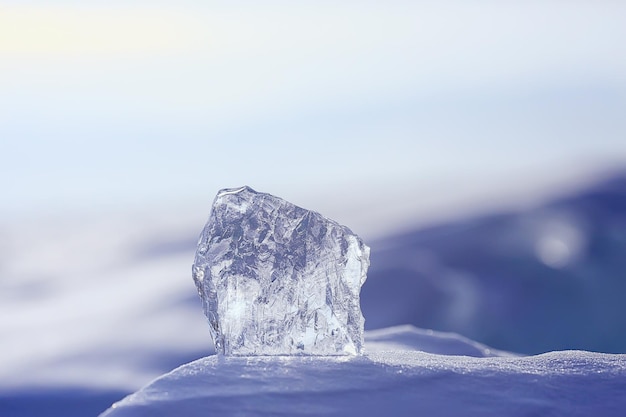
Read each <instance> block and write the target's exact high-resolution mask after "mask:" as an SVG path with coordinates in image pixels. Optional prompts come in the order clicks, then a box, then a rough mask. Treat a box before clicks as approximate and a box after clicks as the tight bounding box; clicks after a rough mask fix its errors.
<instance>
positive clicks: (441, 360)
mask: <svg viewBox="0 0 626 417" xmlns="http://www.w3.org/2000/svg"><path fill="white" fill-rule="evenodd" d="M423 348H426V350H429V351H430V352H432V353H427V352H424V351H421V350H416V349H423ZM365 349H366V353H365V355H364V356H361V357H302V356H292V357H284V356H279V357H267V356H266V357H262V356H260V357H220V356H209V357H206V358H203V359H199V360H197V361H194V362H191V363H189V364H187V365H183V366H181V367H179V368H177V369H175V370H174V371H172V372H170V373H168V374H166V375H163V376H161V377H160V378H158V379H156V380H155V381H153V382H152V383H151V384H149V385H148V386H146V387H145V388H143V389H141V390H139V391H138V392H136V393H134V394H132V395H130V396H128V397H126V398H125V399H123V400H122V401H120V402H118V403H116V404H114V405H113V406H112V407H111V408H110V409H109V410H107V411H106V412H104V413H103V414H102V415H101V417H123V416H125V417H129V416H131V417H136V416H186V417H193V416H212V415H215V416H235V415H236V416H274V415H286V416H299V415H307V416H310V415H315V416H348V415H349V416H387V415H390V416H416V415H436V416H456V415H463V416H481V417H484V416H491V415H493V416H508V417H510V416H527V415H563V416H589V415H601V416H605V417H606V416H621V415H623V413H624V410H625V409H626V395H624V394H625V393H626V355H611V354H601V353H591V352H583V351H560V352H550V353H546V354H542V355H537V356H526V357H520V356H515V355H512V354H508V353H506V352H499V351H495V350H491V349H489V348H487V347H486V346H483V345H481V344H479V343H476V342H473V341H470V340H467V339H465V338H462V337H460V336H456V335H451V334H443V333H437V332H430V331H425V330H419V329H415V328H413V327H411V326H401V327H397V328H390V329H383V330H378V331H375V332H368V333H366V345H365ZM437 351H439V352H437Z"/></svg>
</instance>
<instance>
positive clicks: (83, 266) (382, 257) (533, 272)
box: [0, 175, 626, 417]
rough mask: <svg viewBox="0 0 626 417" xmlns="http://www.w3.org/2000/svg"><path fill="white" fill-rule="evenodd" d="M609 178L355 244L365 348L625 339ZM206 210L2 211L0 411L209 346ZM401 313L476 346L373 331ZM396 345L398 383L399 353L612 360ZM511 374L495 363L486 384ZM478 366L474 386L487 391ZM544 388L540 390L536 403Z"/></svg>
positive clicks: (65, 403) (93, 408)
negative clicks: (505, 209)
mask: <svg viewBox="0 0 626 417" xmlns="http://www.w3.org/2000/svg"><path fill="white" fill-rule="evenodd" d="M623 178H624V177H623V176H619V175H618V176H614V177H613V179H611V180H610V181H604V182H601V183H598V184H596V185H593V186H590V187H588V188H586V189H584V190H581V191H579V192H576V193H574V194H572V196H570V197H564V198H561V199H558V200H555V201H554V202H552V203H549V204H546V205H542V206H540V207H536V208H533V209H528V210H522V211H517V212H511V213H508V214H501V215H490V216H484V217H481V218H476V219H467V220H462V221H461V220H460V221H456V222H449V223H447V224H442V225H441V226H438V227H432V228H428V229H423V228H422V229H419V228H416V229H415V231H414V232H407V233H402V234H396V235H392V236H389V237H387V238H383V239H379V240H374V241H372V242H368V243H370V244H371V246H372V266H371V270H370V274H369V277H368V281H367V282H366V284H365V286H364V287H363V289H362V306H363V311H364V314H365V318H366V327H367V328H369V329H370V330H371V331H370V332H368V336H367V343H368V344H367V345H366V347H367V346H369V349H370V350H371V352H372V354H373V353H374V352H378V351H380V350H390V351H403V350H415V349H419V350H421V351H424V352H428V353H432V354H434V355H442V354H443V355H450V354H456V355H465V356H484V355H485V349H489V350H490V352H491V354H495V355H499V354H500V353H499V352H498V351H496V350H495V349H498V348H499V349H505V350H510V351H514V352H521V353H535V352H537V353H541V352H548V351H551V350H557V349H587V350H596V351H601V352H615V353H623V352H626V348H625V346H626V345H625V344H624V343H625V342H624V334H626V331H625V328H624V317H626V310H624V305H623V303H622V302H621V294H623V286H624V285H626V284H624V283H625V282H626V281H625V280H624V279H623V278H624V274H623V271H624V270H625V265H624V262H625V259H626V257H624V253H626V238H625V236H626V217H625V216H626V203H625V198H626V185H625V184H624V179H623ZM207 210H208V207H187V208H186V209H185V210H181V209H180V208H172V209H171V210H169V211H168V210H163V211H161V212H158V213H156V212H155V211H153V210H152V211H150V212H148V211H145V212H141V211H136V212H134V213H128V212H122V213H118V214H110V213H109V214H108V215H107V216H106V217H104V216H101V217H99V218H98V221H94V218H93V217H86V216H85V217H80V216H75V217H72V218H66V219H58V218H57V219H52V218H50V219H40V220H39V221H31V222H21V223H20V222H15V223H11V224H8V223H5V224H3V225H2V226H1V232H2V235H3V239H2V241H0V245H1V249H2V250H0V272H1V274H2V280H1V281H0V287H1V291H0V340H1V343H0V415H1V416H3V417H9V416H19V417H23V416H28V415H45V414H51V415H62V416H65V417H67V416H74V415H75V416H85V415H97V414H98V413H100V412H102V411H104V410H105V409H106V408H107V407H108V406H109V405H110V404H112V403H113V402H115V401H118V400H120V399H121V398H123V397H124V396H125V395H128V394H130V393H132V392H133V391H135V390H137V389H139V388H140V387H141V386H144V385H145V384H147V383H148V382H149V381H151V380H153V379H154V378H157V377H158V376H160V375H162V374H164V373H166V372H169V371H171V370H172V369H174V368H176V367H177V366H180V365H182V364H184V363H187V362H190V361H193V360H195V359H199V358H202V357H206V356H207V355H210V354H212V353H213V350H212V346H211V342H210V339H209V332H208V328H207V325H206V322H205V318H204V316H203V314H202V311H201V305H200V301H199V299H198V296H197V294H196V290H195V288H194V285H193V282H192V279H191V262H192V260H193V252H194V248H195V243H196V238H197V235H198V234H199V231H200V229H201V226H202V225H203V224H204V221H205V220H206V216H207V214H208V213H207ZM565 214H567V215H565ZM565 221H567V222H568V223H567V224H565V225H564V224H563V222H565ZM355 231H356V232H357V233H358V232H359V229H358V228H355ZM549 237H551V239H548V238H549ZM541 242H548V243H549V242H553V243H552V246H550V245H549V244H548V245H547V246H546V244H545V243H543V244H542V243H541ZM554 242H556V245H555V244H554ZM558 242H561V243H560V244H559V243H558ZM550 247H552V248H553V249H552V252H550V250H549V248H550ZM546 248H548V249H546ZM555 248H556V249H555ZM559 248H560V249H559ZM563 248H566V249H568V250H569V252H567V251H564V250H563ZM542 250H543V251H546V250H547V252H546V253H548V255H546V254H545V253H544V252H542ZM550 253H552V255H549V254H550ZM405 323H412V324H414V325H417V326H418V327H422V328H433V329H439V330H446V331H454V332H456V333H459V334H462V335H464V336H466V337H471V338H472V339H474V340H478V341H480V342H482V343H485V344H486V345H488V346H489V347H485V346H483V345H480V344H477V342H469V341H468V340H467V339H462V338H460V337H457V336H442V335H439V334H438V333H432V334H431V333H429V332H428V331H427V330H416V329H408V330H407V329H406V328H405V330H407V331H402V332H395V333H394V332H388V331H383V330H372V329H377V328H378V329H380V328H385V327H388V326H392V325H396V324H405ZM404 357H409V358H410V360H409V359H407V360H409V365H408V366H409V368H410V369H412V371H410V372H409V374H410V375H413V376H415V379H412V380H411V381H413V382H412V383H415V384H418V381H419V384H420V386H421V385H422V384H423V385H428V383H426V381H430V380H429V379H423V378H425V377H422V376H419V375H422V373H421V372H422V371H423V369H422V368H420V367H419V366H417V367H416V365H415V363H414V362H415V361H417V359H418V358H419V361H424V360H427V359H428V358H430V359H428V360H430V361H431V362H428V361H427V363H431V364H432V363H434V362H437V361H438V363H440V364H442V365H441V367H440V372H442V373H443V374H448V373H454V372H453V370H448V371H445V370H444V369H443V368H445V366H447V365H448V364H452V362H453V361H458V364H457V365H458V367H461V368H462V367H464V366H465V367H467V369H468V370H471V371H472V372H475V371H476V372H478V373H479V374H480V375H486V374H485V372H487V371H486V370H485V369H483V368H482V367H483V366H484V367H487V368H489V367H494V366H497V367H499V366H500V365H502V366H505V365H506V366H509V365H507V364H517V365H519V366H523V365H524V364H527V365H528V366H529V367H531V368H533V367H536V366H537V367H540V366H543V365H541V364H542V363H543V364H547V363H548V360H549V361H552V362H550V363H554V364H555V366H557V367H563V366H565V365H563V362H562V361H566V362H567V361H570V362H571V361H573V362H571V363H580V364H584V366H583V365H581V366H582V368H580V370H581V372H583V373H585V372H586V371H584V370H585V369H588V370H594V371H595V370H600V371H601V374H600V376H599V377H598V378H600V379H599V380H598V381H596V380H593V381H591V380H586V379H585V378H583V377H580V379H576V381H578V382H580V381H586V382H584V383H590V384H591V382H593V383H594V384H596V383H598V384H600V386H602V384H604V382H602V381H604V379H602V378H604V377H603V376H602V375H605V374H604V373H602V372H605V371H607V370H606V369H605V368H604V366H605V365H606V364H607V363H617V362H619V361H622V360H623V359H621V357H608V356H603V355H593V354H587V353H584V354H583V353H564V354H550V355H548V356H545V355H542V356H538V357H532V358H528V359H519V360H518V359H510V361H512V362H510V361H509V359H506V360H505V359H500V358H495V359H493V360H491V359H490V361H491V362H490V361H479V362H472V361H473V360H469V362H467V361H468V359H464V358H460V357H456V356H455V357H454V358H453V357H448V358H439V356H437V357H431V356H428V355H425V354H417V353H411V354H408V356H406V355H405V356H404ZM437 358H439V359H437ZM611 358H612V359H611ZM381 360H382V359H381ZM389 360H391V359H389ZM596 360H598V361H599V362H598V363H595V361H596ZM210 361H211V360H209V362H210ZM370 361H371V362H372V363H369V362H366V363H369V364H370V365H371V366H372V367H373V368H372V369H374V368H376V369H383V368H385V367H386V366H387V365H385V363H386V362H384V361H383V362H380V361H379V359H372V358H370ZM376 361H378V362H376ZM433 361H434V362H433ZM499 361H503V362H499ZM411 364H412V365H411ZM370 365H367V366H370ZM444 365H445V366H444ZM517 365H515V366H517ZM346 366H349V365H346ZM358 366H366V365H364V364H360V365H358ZM451 366H452V365H451ZM506 366H505V367H506ZM511 366H513V365H511ZM546 366H547V365H546ZM585 367H587V368H585ZM609 368H611V369H613V368H612V366H609ZM385 369H387V368H385ZM455 369H456V368H455ZM459 369H460V368H459ZM507 369H509V368H507ZM564 369H569V368H567V366H565V368H564ZM329 372H330V371H329ZM512 372H513V371H511V370H510V369H509V370H507V371H506V372H504V373H503V374H501V375H500V376H499V377H501V380H500V385H503V384H504V382H505V381H504V380H505V376H506V375H509V376H512ZM555 372H556V371H555ZM564 372H565V371H564ZM568 372H569V371H568ZM607 372H609V371H607ZM609 373H610V372H609ZM524 375H526V374H524ZM606 375H608V374H606ZM420 378H422V379H420ZM454 378H463V377H462V376H461V375H457V376H454ZM480 378H483V377H482V376H481V377H480ZM480 378H479V380H480V381H481V382H480V384H481V386H484V387H485V388H486V389H487V388H488V389H494V390H495V389H496V387H497V386H495V385H494V386H492V385H489V384H490V383H491V382H489V381H488V379H485V378H483V379H480ZM529 378H531V377H529V376H523V377H522V379H523V380H525V381H526V380H528V379H529ZM560 378H562V375H560V374H558V372H557V373H552V374H550V373H548V374H542V376H540V380H541V381H542V382H544V383H546V384H548V383H549V381H557V382H558V383H561V382H563V383H569V382H567V380H566V379H560ZM563 378H565V377H563ZM576 378H578V377H576ZM589 378H592V376H589ZM435 379H436V378H435ZM387 381H388V382H390V380H387ZM451 381H452V380H451ZM463 381H465V380H463ZM470 381H473V382H476V381H475V380H471V379H468V380H467V381H465V382H467V383H468V384H470V385H472V384H471V383H470ZM495 381H497V378H496V379H494V384H495ZM541 381H540V382H541ZM431 382H432V381H431ZM465 382H464V383H465ZM580 383H581V384H582V383H583V382H580ZM607 383H608V382H607ZM485 384H486V385H485ZM520 384H521V383H520ZM550 384H551V382H550ZM611 384H612V382H611ZM496 385H497V384H496ZM591 385H593V384H591ZM567 386H569V385H567ZM515 387H516V388H511V390H512V391H511V392H512V393H514V394H515V395H518V394H519V392H518V391H516V390H518V389H519V390H522V389H525V388H524V387H529V386H527V385H523V384H521V385H516V386H515ZM609 388H610V387H608V388H607V389H609ZM622 388H623V386H622ZM429 389H430V388H429ZM529 389H530V388H529ZM546 389H548V388H546ZM572 389H573V390H575V388H572ZM594 389H595V388H594ZM507 390H508V388H506V389H505V393H506V392H508V391H507ZM548 391H549V392H552V394H554V395H557V394H559V392H557V391H550V389H548ZM428 392H430V391H428ZM444 392H445V391H444ZM574 392H576V391H574ZM594 392H595V391H594ZM505 393H503V394H501V395H505ZM552 394H550V395H552ZM407 395H408V394H407ZM532 395H540V393H538V392H537V391H532V392H531V393H530V394H528V397H527V398H530V396H532ZM546 395H547V394H546ZM564 395H565V394H564ZM567 395H569V394H567ZM607 395H608V394H607ZM522 398H524V397H522ZM567 398H569V397H567ZM567 398H566V401H569V400H567ZM581 398H584V397H581ZM589 398H590V399H589V401H591V402H593V401H596V400H602V401H604V399H605V398H607V397H602V396H600V397H593V398H592V397H589ZM544 400H546V398H545V397H543V396H540V397H538V399H537V400H536V401H538V402H542V401H544ZM494 401H495V400H494ZM528 401H529V402H532V401H534V400H531V399H528ZM546 401H547V400H546ZM592 405H593V404H592Z"/></svg>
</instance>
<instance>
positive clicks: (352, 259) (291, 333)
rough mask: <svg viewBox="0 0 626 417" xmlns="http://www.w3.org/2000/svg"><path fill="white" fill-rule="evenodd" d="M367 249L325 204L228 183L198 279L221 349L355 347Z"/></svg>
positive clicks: (351, 350)
mask: <svg viewBox="0 0 626 417" xmlns="http://www.w3.org/2000/svg"><path fill="white" fill-rule="evenodd" d="M369 252H370V250H369V248H368V247H367V246H366V245H365V244H364V243H363V241H362V240H361V239H360V238H359V237H358V236H357V235H355V234H354V233H352V231H350V229H348V228H347V227H345V226H342V225H340V224H338V223H337V222H335V221H333V220H330V219H328V218H326V217H324V216H322V215H321V214H319V213H316V212H314V211H309V210H306V209H303V208H301V207H298V206H295V205H294V204H291V203H289V202H287V201H285V200H283V199H281V198H278V197H275V196H273V195H270V194H266V193H260V192H256V191H254V190H253V189H251V188H250V187H241V188H234V189H224V190H221V191H220V192H219V193H218V194H217V196H216V197H215V200H214V202H213V207H212V210H211V214H210V216H209V220H208V222H207V224H206V226H205V227H204V230H203V231H202V234H201V235H200V240H199V242H198V249H197V251H196V257H195V261H194V264H193V268H192V269H193V271H192V272H193V279H194V282H195V283H196V286H197V288H198V293H199V294H200V297H201V299H202V304H203V308H204V312H205V314H206V316H207V318H208V321H209V328H210V331H211V335H212V337H213V341H214V342H215V350H216V351H217V352H218V353H221V354H224V355H234V356H242V355H357V354H361V353H362V349H363V325H364V318H363V315H362V314H361V308H360V302H359V294H360V290H361V286H362V285H363V283H364V282H365V279H366V276H367V268H368V267H369Z"/></svg>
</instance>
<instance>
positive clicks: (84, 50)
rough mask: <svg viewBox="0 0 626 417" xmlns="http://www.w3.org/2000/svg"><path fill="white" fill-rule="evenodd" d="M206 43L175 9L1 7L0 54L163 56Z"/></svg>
mask: <svg viewBox="0 0 626 417" xmlns="http://www.w3.org/2000/svg"><path fill="white" fill-rule="evenodd" d="M206 38H207V36H206V31H205V30H203V28H202V25H201V22H200V20H199V19H196V18H194V16H192V15H191V14H189V13H187V14H184V13H181V12H175V11H171V10H164V9H157V8H152V9H151V8H141V9H139V8H117V9H115V8H75V7H74V8H61V7H36V8H35V7H20V6H0V53H16V54H62V55H68V54H69V55H73V54H98V55H102V54H127V53H137V52H144V53H162V52H170V51H177V50H188V49H189V48H193V47H194V46H196V45H197V43H198V42H206V41H207V39H206Z"/></svg>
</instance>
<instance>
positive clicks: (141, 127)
mask: <svg viewBox="0 0 626 417" xmlns="http://www.w3.org/2000/svg"><path fill="white" fill-rule="evenodd" d="M18 3H19V4H18ZM24 4H26V5H24ZM126 4H127V3H126V2H123V3H122V2H116V3H110V2H92V3H87V5H86V3H85V2H28V3H24V2H6V1H5V2H0V74H1V75H2V76H1V77H0V186H1V187H2V189H3V194H4V196H3V199H2V204H0V211H2V212H5V213H16V212H20V211H24V210H25V209H26V210H28V211H34V212H37V211H46V210H65V209H76V208H82V209H93V208H95V207H103V206H117V205H120V206H123V205H125V204H135V205H141V204H147V203H148V202H157V203H158V202H171V201H182V202H184V201H192V200H193V201H197V200H198V199H201V200H202V201H204V200H210V199H211V198H212V196H213V195H214V194H215V192H216V191H217V190H218V189H219V188H224V187H234V186H239V185H243V184H248V185H250V186H253V187H256V188H258V189H259V190H261V191H267V192H271V193H274V194H278V195H283V196H286V197H289V196H293V197H294V198H296V199H298V198H299V199H301V201H302V202H303V203H309V202H311V203H316V202H315V201H314V200H315V199H327V200H328V199H331V200H332V199H333V198H335V197H336V199H338V200H341V198H344V199H350V201H361V200H359V198H361V197H359V196H358V195H355V193H358V194H359V195H360V194H361V193H363V194H366V195H370V196H376V195H384V194H385V192H389V191H385V190H390V189H391V190H411V192H410V193H408V194H409V196H405V197H404V198H405V199H406V201H404V202H403V203H402V204H404V205H405V206H407V207H408V208H409V211H410V210H412V208H411V207H412V206H411V205H412V204H413V205H416V204H418V203H419V200H420V199H422V200H423V199H424V198H429V199H434V200H436V199H437V198H439V199H440V200H441V201H442V202H443V201H446V198H450V194H454V193H456V192H461V193H462V192H464V191H465V192H468V193H470V194H471V192H472V191H471V190H477V191H480V192H486V191H488V190H489V189H494V190H496V189H502V188H506V187H507V184H513V183H515V184H518V185H519V184H522V185H524V184H523V183H524V181H526V182H528V183H534V184H536V183H539V182H541V181H543V179H545V177H546V176H554V177H559V176H564V177H567V176H568V175H575V174H576V172H578V171H580V172H583V171H584V170H586V169H588V170H591V171H593V170H594V169H598V168H601V167H603V166H608V165H614V164H618V165H619V164H620V163H623V162H626V121H625V120H624V119H625V118H624V116H623V115H624V114H626V44H625V43H624V42H623V40H624V39H626V5H624V4H623V3H620V2H608V1H606V2H564V1H547V2H538V1H535V2H495V1H494V2H490V1H482V2H457V1H445V2H403V1H392V2H385V3H384V4H382V3H377V2H367V3H361V2H359V3H357V2H342V3H340V4H336V3H333V2H321V3H318V2H316V3H311V2H272V3H268V4H264V5H263V6H260V5H258V4H256V3H250V2H238V3H232V2H229V3H226V2H209V3H206V4H202V2H184V3H180V2H177V3H174V2H171V5H169V4H168V2H159V3H158V5H157V4H156V3H152V2H134V3H132V6H128V5H126ZM545 180H546V182H549V178H548V179H545ZM394 187H395V188H394ZM459 188H462V190H459V191H457V190H458V189H459ZM428 190H431V192H430V194H424V193H426V192H427V191H428ZM433 190H434V191H433ZM381 193H382V194H381ZM446 193H447V194H446ZM311 196H315V197H311ZM363 201H364V203H363V204H370V203H371V204H376V198H375V197H371V198H369V200H368V198H364V199H363ZM321 204H322V205H323V206H325V207H326V206H328V207H329V210H332V206H333V205H337V204H344V203H342V202H341V201H338V202H333V201H330V202H323V203H321ZM345 204H350V202H347V203H345ZM312 208H315V207H312Z"/></svg>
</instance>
